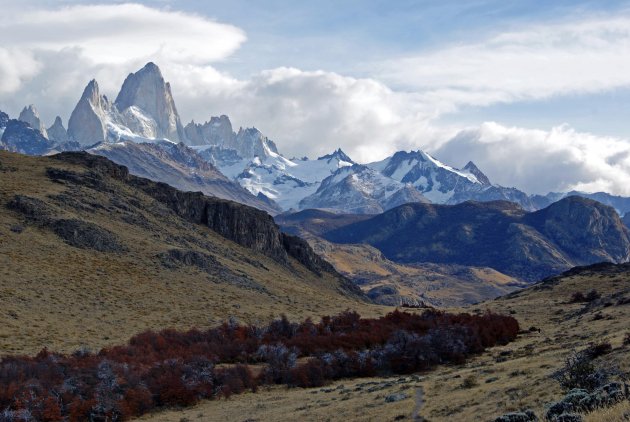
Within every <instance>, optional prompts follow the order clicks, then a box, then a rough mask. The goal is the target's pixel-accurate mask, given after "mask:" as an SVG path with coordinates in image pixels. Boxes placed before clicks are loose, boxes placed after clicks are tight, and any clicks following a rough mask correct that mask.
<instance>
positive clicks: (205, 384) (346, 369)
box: [0, 310, 519, 421]
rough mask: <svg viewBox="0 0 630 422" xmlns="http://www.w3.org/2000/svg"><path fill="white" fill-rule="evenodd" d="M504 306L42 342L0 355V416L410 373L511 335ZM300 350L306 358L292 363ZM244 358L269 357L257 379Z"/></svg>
mask: <svg viewBox="0 0 630 422" xmlns="http://www.w3.org/2000/svg"><path fill="white" fill-rule="evenodd" d="M518 332H519V325H518V322H517V321H516V320H515V319H514V318H512V317H509V316H502V315H496V314H492V313H490V312H487V313H485V314H482V315H470V314H448V313H445V312H440V311H436V310H427V311H426V312H424V313H423V314H410V313H405V312H400V311H394V312H392V313H389V314H387V315H386V316H384V317H380V318H374V319H364V318H361V317H360V315H359V314H357V313H356V312H351V311H346V312H343V313H341V314H339V315H336V316H332V317H330V316H325V317H323V318H321V320H320V321H319V322H318V323H315V322H313V321H312V320H310V319H307V320H306V321H304V322H302V323H301V324H298V323H295V322H290V321H289V320H288V319H287V318H286V317H284V316H283V317H281V318H280V319H278V320H275V321H272V322H271V323H270V324H269V325H267V326H263V327H256V326H245V325H241V324H239V323H238V322H237V321H234V320H232V321H230V322H226V323H224V324H222V325H221V326H219V327H216V328H212V329H208V330H205V331H201V330H196V329H193V330H189V331H184V332H182V331H176V330H172V329H168V330H162V331H160V332H154V331H146V332H144V333H141V334H138V335H136V336H134V337H133V338H132V339H131V340H130V341H129V343H128V344H127V345H125V346H117V347H111V348H105V349H103V350H101V351H100V352H98V353H92V352H90V351H89V350H87V349H82V350H79V351H77V352H75V353H73V354H71V355H61V354H55V353H51V352H49V351H47V350H45V349H44V350H42V351H41V352H40V353H39V354H37V355H36V356H35V357H24V356H20V357H16V356H5V357H3V358H2V359H1V360H0V409H2V413H0V420H42V421H53V420H68V421H85V420H125V419H131V418H133V417H136V416H139V415H141V414H143V413H146V412H148V411H150V410H152V409H153V408H155V407H157V406H189V405H192V404H194V403H196V402H198V401H199V400H201V399H206V398H220V397H225V398H228V397H230V396H231V395H232V394H239V393H242V392H243V391H245V390H248V389H249V390H252V391H256V388H257V386H258V385H259V383H263V384H270V383H282V384H286V385H289V386H298V387H316V386H321V385H324V384H325V383H326V382H328V381H329V380H335V379H340V378H345V377H364V376H373V375H376V374H379V373H382V374H391V373H392V372H394V373H408V372H414V371H418V370H422V369H428V368H430V367H432V366H433V365H436V364H438V363H458V362H463V361H464V360H465V359H466V358H467V357H468V356H470V355H472V354H475V353H480V352H482V351H483V350H484V349H485V348H487V347H492V346H494V345H496V344H505V343H507V342H510V341H512V340H514V339H515V338H516V336H517V333H518ZM299 358H309V359H308V360H307V362H306V363H301V364H298V359H299ZM248 363H266V364H267V368H266V369H265V370H264V371H263V372H262V374H261V375H260V376H259V377H258V379H254V377H253V376H252V373H251V371H250V370H249V367H248V366H247V365H246V364H248Z"/></svg>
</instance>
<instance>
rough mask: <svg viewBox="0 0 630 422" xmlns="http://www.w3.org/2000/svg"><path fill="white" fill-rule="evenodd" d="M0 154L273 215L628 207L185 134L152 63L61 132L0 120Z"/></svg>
mask: <svg viewBox="0 0 630 422" xmlns="http://www.w3.org/2000/svg"><path fill="white" fill-rule="evenodd" d="M0 148H3V149H6V150H9V151H15V152H22V153H26V154H31V155H48V154H52V153H56V152H61V151H74V150H87V151H89V152H90V153H93V154H99V155H103V156H106V157H108V158H110V159H112V160H114V161H116V162H119V163H121V164H124V165H125V166H127V167H128V168H129V169H130V171H131V172H132V173H134V174H137V175H140V176H143V177H148V178H151V179H153V180H156V181H162V182H165V183H169V184H172V185H173V186H176V187H178V188H181V189H184V190H196V191H201V192H204V193H206V194H209V195H214V196H217V197H221V198H225V199H232V200H236V201H239V202H242V203H245V204H249V205H252V206H255V207H257V208H259V209H263V210H265V211H267V212H269V213H271V214H278V213H281V212H287V211H291V212H293V211H298V210H302V209H308V208H318V209H324V210H330V211H333V212H342V213H361V214H379V213H382V212H384V211H387V210H390V209H392V208H395V207H396V206H399V205H402V204H406V203H433V204H450V205H452V204H459V203H462V202H465V201H469V200H474V201H497V200H502V201H510V202H514V203H516V204H519V205H520V206H521V207H522V208H523V209H525V210H528V211H535V210H538V209H541V208H544V207H546V206H548V205H550V204H551V203H553V202H555V201H557V200H559V199H561V198H563V197H566V196H569V195H580V196H584V197H588V198H591V199H596V200H597V201H599V202H602V203H605V204H608V205H611V206H613V207H614V208H615V209H616V210H617V212H618V213H620V214H621V215H624V214H626V213H627V212H629V211H630V198H623V197H616V196H613V195H610V194H607V193H601V192H600V193H595V194H587V193H581V192H563V193H549V194H548V195H544V196H542V195H529V194H527V193H525V192H522V191H520V190H518V189H516V188H511V187H503V186H500V185H497V184H494V183H492V182H491V181H490V179H489V178H488V177H487V176H486V175H485V174H484V173H483V172H482V171H481V170H480V169H479V168H478V167H477V166H476V165H475V164H474V163H473V162H468V164H466V166H464V167H463V168H461V169H457V168H454V167H451V166H448V165H446V164H444V163H442V162H440V161H439V160H437V159H435V158H434V157H432V156H431V155H429V154H428V153H426V152H424V151H421V150H418V151H398V152H396V153H395V154H393V155H392V156H390V157H388V158H386V159H384V160H381V161H378V162H373V163H367V164H359V163H356V162H355V161H354V160H352V158H350V157H349V156H348V155H347V154H345V153H344V152H343V151H342V150H341V149H338V150H336V151H334V152H332V153H330V154H327V155H324V156H322V157H319V158H317V159H308V158H306V157H303V158H291V159H288V158H286V157H285V156H283V155H282V154H281V153H280V151H279V149H278V147H277V145H276V144H275V143H274V142H273V141H272V140H270V139H269V138H268V137H266V136H265V135H264V134H263V133H261V132H260V131H259V130H258V129H256V128H254V127H252V128H242V127H241V128H239V129H238V130H234V128H233V127H232V123H231V121H230V119H229V117H227V116H225V115H222V116H218V117H211V118H210V119H209V120H208V121H206V122H204V123H196V122H194V121H191V122H189V123H188V124H186V125H184V124H183V123H182V119H181V117H180V115H179V113H178V111H177V107H176V104H175V99H174V96H173V93H172V91H171V86H170V84H169V83H168V82H166V81H165V80H164V77H163V75H162V73H161V71H160V69H159V67H158V66H157V65H155V64H154V63H147V64H146V65H145V66H144V67H143V68H142V69H140V70H139V71H137V72H135V73H131V74H129V75H128V76H127V78H126V79H125V81H124V83H123V84H122V87H121V89H120V92H119V93H118V95H117V96H116V98H115V100H113V101H112V100H110V99H109V98H107V97H106V96H105V95H102V94H101V92H100V89H99V85H98V82H97V81H96V80H91V81H90V82H89V83H88V84H87V86H86V87H85V89H84V91H83V93H82V95H81V97H80V99H79V101H78V102H77V105H76V107H75V108H74V110H73V111H72V114H71V115H70V118H69V121H68V129H67V130H66V129H65V128H64V126H63V121H62V119H61V118H60V117H57V118H56V119H55V121H54V123H53V124H52V125H51V126H50V127H46V126H45V125H44V123H43V122H42V119H41V118H40V116H39V114H38V112H37V108H36V107H35V106H33V105H30V106H27V107H25V108H24V109H23V110H22V112H21V113H20V115H19V117H18V119H10V118H9V116H7V115H6V114H5V113H1V114H0Z"/></svg>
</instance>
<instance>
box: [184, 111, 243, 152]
mask: <svg viewBox="0 0 630 422" xmlns="http://www.w3.org/2000/svg"><path fill="white" fill-rule="evenodd" d="M184 132H185V133H186V138H187V139H188V142H189V144H190V145H194V146H198V145H215V146H221V147H223V146H224V145H233V144H234V138H235V137H236V134H235V133H234V130H233V129H232V122H230V119H229V118H228V116H225V115H222V116H219V117H215V116H213V117H211V118H210V121H209V122H205V123H203V124H198V123H195V121H194V120H193V121H192V122H190V123H188V124H187V125H186V127H185V128H184Z"/></svg>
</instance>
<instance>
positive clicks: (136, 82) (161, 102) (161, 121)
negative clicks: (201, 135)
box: [114, 62, 185, 141]
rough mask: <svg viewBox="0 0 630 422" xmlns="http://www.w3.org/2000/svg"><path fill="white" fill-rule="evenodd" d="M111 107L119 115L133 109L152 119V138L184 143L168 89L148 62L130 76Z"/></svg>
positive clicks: (181, 129)
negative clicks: (153, 127)
mask: <svg viewBox="0 0 630 422" xmlns="http://www.w3.org/2000/svg"><path fill="white" fill-rule="evenodd" d="M114 103H115V105H116V107H117V108H118V110H119V111H120V112H121V113H125V112H126V111H127V110H128V109H130V108H132V107H136V108H138V109H140V110H139V111H140V112H141V113H142V114H144V115H146V116H147V117H150V118H152V119H153V120H154V121H155V123H156V127H155V133H154V134H151V135H154V137H156V138H160V137H162V138H168V139H170V140H172V141H183V140H184V139H185V135H184V128H183V126H182V123H181V120H180V117H179V114H178V112H177V108H176V107H175V101H174V100H173V94H172V93H171V86H170V84H169V83H167V82H165V81H164V77H163V76H162V72H161V71H160V68H159V67H158V66H157V65H156V64H155V63H153V62H149V63H147V64H146V65H145V66H144V67H143V68H142V69H140V70H139V71H137V72H136V73H130V74H129V76H127V78H126V79H125V82H124V83H123V86H122V88H121V89H120V92H119V93H118V96H117V97H116V101H115V102H114ZM135 114H136V111H135V110H133V111H131V113H130V116H131V115H135ZM130 116H128V117H130Z"/></svg>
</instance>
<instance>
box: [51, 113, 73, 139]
mask: <svg viewBox="0 0 630 422" xmlns="http://www.w3.org/2000/svg"><path fill="white" fill-rule="evenodd" d="M48 139H50V140H51V141H53V142H57V143H64V142H68V132H67V131H66V128H65V127H63V122H62V121H61V117H59V116H57V117H56V118H55V122H54V123H53V124H52V126H51V127H49V128H48Z"/></svg>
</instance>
